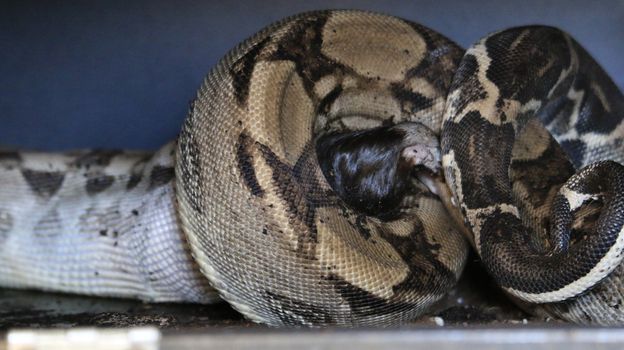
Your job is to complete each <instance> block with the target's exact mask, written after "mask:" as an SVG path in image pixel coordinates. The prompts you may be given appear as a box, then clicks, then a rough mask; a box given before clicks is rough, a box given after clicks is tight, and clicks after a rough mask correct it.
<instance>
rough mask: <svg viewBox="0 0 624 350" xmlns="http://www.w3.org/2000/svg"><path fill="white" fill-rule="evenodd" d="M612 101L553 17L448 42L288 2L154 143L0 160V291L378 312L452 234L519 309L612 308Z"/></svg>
mask: <svg viewBox="0 0 624 350" xmlns="http://www.w3.org/2000/svg"><path fill="white" fill-rule="evenodd" d="M623 118H624V98H623V96H622V94H621V92H620V91H619V90H618V88H617V87H616V86H615V85H614V83H613V82H612V81H611V80H610V78H609V77H608V76H607V75H606V74H605V72H604V71H603V70H602V69H601V68H600V67H599V66H598V64H597V63H596V62H595V61H594V60H593V59H592V58H591V57H590V56H589V54H588V53H587V52H586V51H585V50H584V49H583V48H582V47H581V46H580V45H579V44H578V43H577V42H576V41H574V40H573V39H572V38H570V37H569V36H568V35H567V34H565V33H564V32H562V31H560V30H558V29H555V28H551V27H543V26H527V27H519V28H511V29H508V30H504V31H500V32H497V33H494V34H491V35H489V36H487V37H485V38H483V39H482V40H480V41H479V42H477V43H476V44H474V45H472V46H471V47H470V48H468V49H467V50H466V51H464V50H463V49H462V48H460V47H459V46H458V45H456V44H455V43H453V42H452V41H450V40H449V39H447V38H445V37H444V36H442V35H440V34H438V33H436V32H434V31H432V30H430V29H428V28H426V27H424V26H421V25H419V24H416V23H412V22H409V21H406V20H403V19H399V18H396V17H391V16H387V15H381V14H375V13H369V12H361V11H318V12H310V13H303V14H300V15H296V16H294V17H290V18H287V19H284V20H282V21H280V22H278V23H275V24H272V25H270V26H268V27H267V28H265V29H263V30H262V31H260V32H258V33H257V34H255V35H254V36H253V37H251V38H250V39H248V40H246V41H245V42H243V43H241V44H240V45H238V46H237V47H236V48H235V49H233V50H232V51H231V52H230V53H228V54H227V55H226V56H225V57H224V58H223V59H222V60H221V61H220V63H219V64H218V65H217V66H216V67H215V68H214V69H213V70H212V71H211V72H210V73H209V74H208V76H207V78H206V79H205V81H204V84H203V85H202V87H201V88H200V90H199V92H198V93H197V97H196V99H195V100H194V102H193V103H192V104H191V107H190V112H189V115H188V117H187V118H186V120H185V122H184V125H183V126H182V130H181V132H180V135H179V137H178V139H177V140H175V141H174V142H171V143H168V144H167V145H165V146H164V147H162V148H161V149H160V150H158V151H157V152H155V153H146V152H127V151H114V150H111V151H90V150H85V151H75V152H66V153H55V154H49V153H41V152H33V151H9V150H5V151H2V152H1V153H0V184H1V187H0V285H2V286H6V287H13V288H35V289H42V290H52V291H63V292H72V293H82V294H90V295H97V296H115V297H125V298H139V299H142V300H145V301H151V302H165V301H170V302H171V301H172V302H196V303H210V302H214V301H216V300H219V298H222V299H225V300H226V301H227V302H229V303H230V304H231V305H232V306H233V307H234V308H235V309H236V310H238V311H240V312H241V313H242V314H244V315H245V316H246V317H248V318H249V319H251V320H254V321H257V322H262V323H266V324H269V325H273V326H279V325H291V326H292V325H305V326H323V325H338V326H360V325H376V326H387V325H395V324H400V323H405V322H408V321H410V320H413V319H415V318H417V317H418V316H420V315H422V314H423V313H425V312H427V310H429V309H430V307H431V305H432V304H433V303H435V302H436V301H438V300H440V299H441V298H442V297H444V296H445V295H446V294H447V293H448V292H449V290H451V289H452V288H453V286H454V285H455V283H456V282H457V280H458V278H459V276H460V275H461V272H462V269H463V267H464V264H465V261H466V257H467V253H468V250H469V247H470V245H472V247H473V248H474V249H475V250H476V251H477V252H478V254H479V256H480V258H481V260H482V263H483V265H484V266H485V268H486V270H487V271H488V272H489V273H490V274H491V276H492V277H493V279H494V280H495V281H496V282H497V283H498V285H499V286H500V287H501V288H502V289H503V290H505V291H506V293H507V294H509V295H510V297H512V298H513V299H514V300H516V301H517V302H518V303H520V304H525V305H529V306H530V307H531V308H532V309H533V310H534V311H535V312H539V313H546V314H548V315H551V316H554V317H558V318H561V319H563V320H567V321H571V322H576V323H586V324H623V323H624V308H623V307H624V305H623V303H622V302H623V301H624V294H623V293H624V279H623V278H624V267H623V265H622V264H621V260H622V249H623V247H624V235H623V234H622V228H623V225H624V168H623V167H622V166H621V165H620V164H622V163H624V142H623V140H624V123H623V122H622V119H623Z"/></svg>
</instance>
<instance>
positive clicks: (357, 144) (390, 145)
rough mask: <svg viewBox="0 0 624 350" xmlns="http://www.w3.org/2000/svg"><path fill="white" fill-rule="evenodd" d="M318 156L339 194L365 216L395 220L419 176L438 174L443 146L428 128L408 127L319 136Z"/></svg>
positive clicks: (403, 125)
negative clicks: (416, 174) (393, 218)
mask: <svg viewBox="0 0 624 350" xmlns="http://www.w3.org/2000/svg"><path fill="white" fill-rule="evenodd" d="M316 151H317V155H318V159H319V163H320V166H321V169H322V171H323V174H324V175H325V177H326V178H327V180H328V182H329V184H330V185H331V187H332V188H333V189H334V191H336V193H337V194H338V195H339V196H340V197H341V198H342V199H343V200H344V201H345V203H347V204H348V205H350V206H351V207H353V208H354V209H356V210H358V211H361V212H362V213H364V214H366V215H371V216H377V217H380V218H385V217H389V216H393V215H394V214H395V213H396V211H397V209H398V207H399V205H400V204H401V202H402V200H403V197H404V196H405V194H406V192H407V189H408V186H410V183H411V179H412V177H413V176H414V175H415V172H426V173H429V174H436V173H438V172H439V171H440V168H441V165H440V145H439V142H438V139H437V137H436V135H435V134H434V133H433V131H431V130H430V129H429V128H427V127H426V126H424V125H422V124H420V123H415V122H405V123H400V124H397V125H393V126H382V127H378V128H374V129H370V130H362V131H353V132H346V133H337V134H329V135H324V136H321V137H319V139H318V140H317V143H316Z"/></svg>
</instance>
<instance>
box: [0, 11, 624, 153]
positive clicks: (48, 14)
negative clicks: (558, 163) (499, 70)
mask: <svg viewBox="0 0 624 350" xmlns="http://www.w3.org/2000/svg"><path fill="white" fill-rule="evenodd" d="M324 8H357V9H366V10H374V11H379V12H385V13H388V14H392V15H396V16H400V17H403V18H406V19H410V20H412V21H416V22H420V23H422V24H425V25H427V26H429V27H431V28H433V29H435V30H437V31H439V32H441V33H442V34H445V35H446V36H448V37H450V38H451V39H454V40H455V41H456V42H458V43H459V44H461V45H463V46H467V45H469V44H471V43H472V42H474V41H476V40H478V39H479V38H480V37H482V36H483V35H485V34H487V33H489V32H491V31H494V30H499V29H503V28H506V27H510V26H515V25H521V24H548V25H554V26H558V27H560V28H563V29H565V30H567V31H568V32H570V33H571V34H572V35H573V36H574V37H575V38H576V39H577V40H578V41H579V42H580V43H581V44H582V45H584V46H585V47H586V48H587V49H588V50H589V51H590V52H591V53H592V54H593V55H594V57H595V58H596V59H597V60H598V61H599V62H600V63H601V64H602V65H603V66H604V67H605V69H606V70H607V72H609V73H610V74H611V76H612V77H613V79H614V80H615V81H616V83H617V84H618V85H619V86H620V88H622V87H623V86H624V60H623V59H622V57H623V56H624V35H623V34H624V1H565V0H557V1H517V2H504V1H486V0H482V1H452V0H436V1H424V0H423V1H411V2H406V1H398V0H397V1H373V0H370V1H347V0H344V1H343V0H334V1H321V0H308V1H305V2H293V1H258V2H255V1H231V2H230V1H188V0H183V1H173V0H172V1H163V0H138V1H129V0H126V1H116V0H115V1H113V0H107V1H100V0H96V1H44V0H41V1H31V0H26V1H2V0H0V145H5V146H6V145H8V146H19V147H26V148H37V149H48V150H52V149H56V150H58V149H67V148H84V147H108V148H144V149H145V148H146V149H154V148H156V147H158V146H159V145H161V144H163V143H164V142H166V141H167V140H169V139H171V138H173V137H175V135H176V134H177V132H178V130H179V127H180V124H181V121H182V119H183V118H184V116H185V114H186V111H187V108H188V102H189V101H190V100H191V99H192V98H193V97H194V95H195V91H196V89H197V88H198V87H199V85H200V83H201V81H202V79H203V76H204V75H205V74H206V72H207V71H208V70H209V69H210V68H211V67H212V66H213V65H214V64H215V63H216V62H217V61H218V59H219V58H220V57H221V56H223V55H224V54H225V53H226V52H227V51H228V50H229V49H230V48H231V47H233V46H234V45H235V44H237V43H238V42H240V41H241V40H243V39H245V38H246V37H248V36H249V35H251V34H252V33H254V32H256V31H257V30H259V29H260V28H262V27H264V26H266V25H267V24H269V23H270V22H273V21H275V20H277V19H280V18H282V17H285V16H287V15H291V14H294V13H297V12H301V11H305V10H312V9H324Z"/></svg>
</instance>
